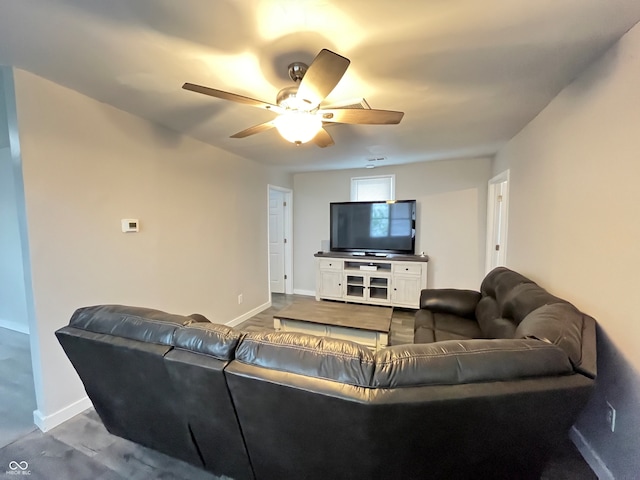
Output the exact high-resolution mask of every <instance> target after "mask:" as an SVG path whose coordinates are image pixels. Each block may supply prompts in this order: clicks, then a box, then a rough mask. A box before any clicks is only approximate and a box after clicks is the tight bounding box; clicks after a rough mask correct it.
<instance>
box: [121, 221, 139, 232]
mask: <svg viewBox="0 0 640 480" xmlns="http://www.w3.org/2000/svg"><path fill="white" fill-rule="evenodd" d="M139 227H140V222H139V221H138V219H137V218H123V219H122V231H123V232H124V233H128V232H137V231H139Z"/></svg>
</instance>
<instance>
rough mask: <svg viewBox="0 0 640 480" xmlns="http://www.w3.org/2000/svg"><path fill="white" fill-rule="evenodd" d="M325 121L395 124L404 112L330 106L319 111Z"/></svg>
mask: <svg viewBox="0 0 640 480" xmlns="http://www.w3.org/2000/svg"><path fill="white" fill-rule="evenodd" d="M318 115H320V116H321V117H322V121H323V122H337V123H352V124H356V125H357V124H364V125H393V124H396V123H400V120H402V117H403V116H404V112H394V111H392V110H373V109H372V110H366V109H360V108H328V109H322V110H319V111H318Z"/></svg>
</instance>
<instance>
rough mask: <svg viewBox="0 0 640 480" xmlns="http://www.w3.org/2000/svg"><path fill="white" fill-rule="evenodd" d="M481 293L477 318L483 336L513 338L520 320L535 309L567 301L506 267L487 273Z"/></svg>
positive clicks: (481, 286)
mask: <svg viewBox="0 0 640 480" xmlns="http://www.w3.org/2000/svg"><path fill="white" fill-rule="evenodd" d="M480 293H481V295H482V297H481V299H480V301H479V302H478V305H477V306H476V319H477V321H478V324H479V325H480V329H481V330H482V333H483V334H484V336H485V337H486V338H514V336H515V333H516V329H517V327H518V325H519V324H520V322H521V321H522V320H523V319H524V318H525V317H526V316H527V315H529V313H531V312H532V311H534V310H535V309H537V308H539V307H541V306H543V305H549V304H554V303H567V302H565V300H562V299H561V298H558V297H556V296H554V295H551V294H550V293H549V292H547V291H546V290H545V289H543V288H542V287H540V286H538V285H537V284H536V283H534V282H533V281H532V280H529V279H528V278H527V277H525V276H523V275H520V274H519V273H517V272H514V271H513V270H509V269H508V268H505V267H497V268H495V269H493V270H492V271H491V272H489V273H488V274H487V276H486V277H485V278H484V280H483V281H482V284H481V285H480Z"/></svg>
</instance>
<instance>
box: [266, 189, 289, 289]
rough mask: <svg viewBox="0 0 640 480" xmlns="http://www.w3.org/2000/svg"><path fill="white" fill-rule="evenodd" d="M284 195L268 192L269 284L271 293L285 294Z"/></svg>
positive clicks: (276, 191) (275, 191)
mask: <svg viewBox="0 0 640 480" xmlns="http://www.w3.org/2000/svg"><path fill="white" fill-rule="evenodd" d="M284 208H285V194H284V193H283V192H280V191H278V190H269V282H270V285H271V293H285V236H284Z"/></svg>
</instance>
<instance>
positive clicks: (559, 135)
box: [494, 26, 640, 478]
mask: <svg viewBox="0 0 640 480" xmlns="http://www.w3.org/2000/svg"><path fill="white" fill-rule="evenodd" d="M639 80H640V26H636V27H635V28H634V29H632V30H631V31H630V32H629V33H627V35H626V36H625V37H623V38H622V40H621V41H620V42H619V43H618V44H617V45H615V46H614V47H613V48H612V49H611V50H610V51H609V52H608V53H607V54H606V55H605V56H604V57H603V58H602V59H601V60H599V61H598V62H597V63H596V64H594V65H593V66H592V67H591V68H589V69H588V70H587V71H586V72H585V73H584V74H583V75H582V76H580V77H579V78H578V79H577V80H576V81H574V82H573V83H572V84H571V85H570V86H569V87H567V88H566V89H565V90H564V91H563V92H561V93H560V94H559V95H558V97H557V98H555V99H554V100H553V101H552V102H551V103H550V104H549V105H548V107H547V108H546V109H545V110H544V111H543V112H542V113H540V115H539V116H538V117H537V118H536V119H535V120H534V121H532V122H531V123H530V124H529V125H528V126H527V127H526V128H525V129H524V130H523V131H522V132H521V133H520V134H519V135H518V136H516V137H515V138H514V139H513V140H512V141H511V142H509V144H508V145H507V146H506V147H505V148H503V149H502V150H501V151H500V152H499V154H498V156H497V158H496V161H495V166H494V173H498V172H499V171H501V170H503V169H505V168H510V170H511V186H510V206H509V208H510V212H509V251H508V259H507V263H508V265H509V266H510V267H512V268H514V269H516V270H518V271H520V272H522V273H523V274H525V275H527V276H530V277H531V278H533V279H534V280H536V281H538V282H539V283H541V284H542V285H543V286H545V287H547V288H548V289H549V290H551V291H552V292H553V293H555V294H557V295H559V296H561V297H564V298H567V299H569V300H570V301H572V302H573V303H575V304H576V305H577V306H578V307H579V308H580V309H582V310H584V311H585V312H587V313H589V314H591V315H593V316H594V317H595V318H596V320H597V321H598V322H599V325H600V327H601V329H600V332H599V339H598V340H599V374H600V378H599V385H598V389H597V392H596V395H595V396H594V398H593V401H592V402H591V404H590V406H589V408H588V409H587V411H586V412H585V415H583V418H582V419H581V421H580V422H578V425H577V426H578V430H579V431H580V432H581V433H582V434H583V435H584V438H585V439H586V442H587V444H588V446H589V447H590V448H592V450H593V451H594V452H595V453H596V454H597V455H598V456H599V457H600V458H601V459H602V461H603V464H604V465H606V468H607V469H609V470H610V471H611V472H612V473H613V474H614V475H615V476H616V477H617V478H636V477H635V475H636V474H637V472H639V471H640V456H639V455H638V451H639V450H640V441H639V440H638V439H639V438H640V409H639V408H638V406H639V405H640V394H639V391H640V389H639V387H640V381H639V377H638V371H639V369H640V349H639V348H638V343H639V342H640V321H639V320H638V318H637V317H638V286H639V283H638V274H639V272H640V186H639V181H640V153H639V152H640V93H639V87H638V85H639V83H638V82H639ZM606 401H609V402H610V403H612V404H613V405H614V407H615V408H617V410H618V418H617V430H616V432H615V433H611V432H609V431H608V430H607V426H606V423H605V418H606V412H605V405H606V403H605V402H606ZM631 472H634V476H633V477H631V476H628V475H629V474H631Z"/></svg>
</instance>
